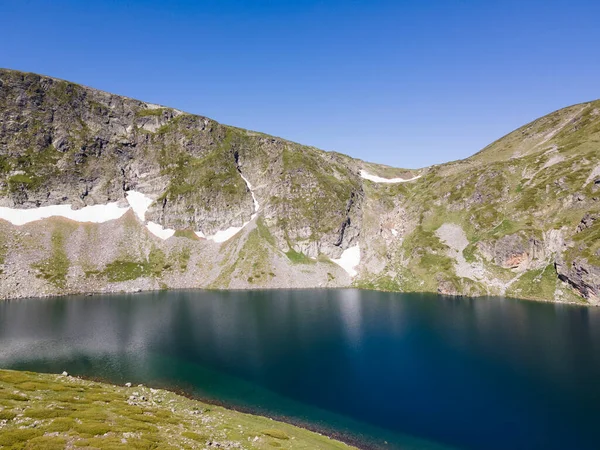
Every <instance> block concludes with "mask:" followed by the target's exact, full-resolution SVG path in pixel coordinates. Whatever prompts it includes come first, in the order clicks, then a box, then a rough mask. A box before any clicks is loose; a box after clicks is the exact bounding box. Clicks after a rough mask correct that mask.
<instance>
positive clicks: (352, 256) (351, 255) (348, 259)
mask: <svg viewBox="0 0 600 450" xmlns="http://www.w3.org/2000/svg"><path fill="white" fill-rule="evenodd" d="M331 261H333V262H334V263H336V264H337V265H338V266H340V267H341V268H342V269H344V270H345V271H346V272H348V274H349V275H350V276H351V277H355V276H356V275H357V274H358V272H357V271H356V269H355V268H356V266H358V264H359V263H360V247H359V246H358V244H357V245H355V246H354V247H350V248H347V249H346V250H344V251H343V253H342V255H341V256H340V257H339V258H338V259H332V260H331Z"/></svg>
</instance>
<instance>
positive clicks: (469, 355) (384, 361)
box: [0, 290, 600, 450]
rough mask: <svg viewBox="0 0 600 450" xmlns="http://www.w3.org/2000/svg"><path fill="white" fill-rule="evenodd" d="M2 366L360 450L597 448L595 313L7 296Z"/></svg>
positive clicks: (265, 295) (506, 306) (374, 301)
mask: <svg viewBox="0 0 600 450" xmlns="http://www.w3.org/2000/svg"><path fill="white" fill-rule="evenodd" d="M0 367H1V368H12V369H27V370H34V371H41V372H55V373H60V372H62V371H63V370H66V371H68V372H69V373H71V374H73V375H81V376H87V377H95V378H101V379H104V380H108V381H112V382H116V383H125V382H127V381H130V382H132V383H144V384H147V385H151V386H159V387H169V388H178V389H181V390H183V391H185V392H187V393H189V394H192V395H196V396H198V397H201V398H205V399H209V400H213V401H218V402H221V403H224V404H226V405H232V406H235V407H238V408H243V409H248V410H251V411H254V412H258V413H262V414H266V415H269V416H273V417H284V418H286V419H288V420H290V421H292V422H295V423H301V424H307V425H309V426H311V427H313V428H317V429H322V430H327V431H330V432H331V431H333V432H337V433H340V434H342V435H344V436H346V437H349V438H351V439H353V440H354V442H360V443H361V445H364V446H365V447H367V446H373V447H381V448H402V449H438V448H440V449H442V448H465V449H492V450H493V449H502V450H505V449H513V450H514V449H545V450H550V449H561V450H564V449H598V448H600V309H593V308H585V307H577V306H566V305H554V304H541V303H534V302H525V301H518V300H510V299H499V298H489V299H449V298H444V297H439V296H436V295H413V294H392V293H381V292H369V291H358V290H331V291H325V290H306V291H261V292H247V291H241V292H206V291H177V292H159V293H144V294H135V295H106V296H95V297H66V298H56V299H31V300H17V301H7V302H0ZM386 441H387V444H386V443H385V442H386Z"/></svg>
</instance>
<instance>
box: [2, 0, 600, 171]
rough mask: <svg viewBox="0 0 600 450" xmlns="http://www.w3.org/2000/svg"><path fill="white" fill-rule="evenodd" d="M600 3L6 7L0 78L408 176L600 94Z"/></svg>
mask: <svg viewBox="0 0 600 450" xmlns="http://www.w3.org/2000/svg"><path fill="white" fill-rule="evenodd" d="M599 18H600V1H598V0H590V1H585V0H570V1H566V0H564V1H557V0H544V1H541V0H539V1H538V0H527V1H525V0H520V1H519V0H503V1H492V0H480V1H474V0H473V1H467V0H414V1H402V0H395V1H391V0H390V1H387V0H382V1H378V0H321V1H317V0H297V1H292V0H288V1H285V0H280V1H275V0H271V1H267V0H256V1H250V0H248V1H242V0H237V1H236V0H206V1H201V0H198V1H166V0H163V1H153V0H147V1H114V0H113V1H110V0H104V1H81V0H73V1H66V0H53V1H49V0H47V1H33V0H0V30H1V33H2V44H1V45H0V67H8V68H13V69H19V70H24V71H31V72H38V73H43V74H47V75H52V76H55V77H59V78H64V79H67V80H70V81H74V82H78V83H82V84H85V85H88V86H93V87H96V88H99V89H103V90H107V91H110V92H115V93H118V94H122V95H127V96H130V97H134V98H139V99H142V100H146V101H149V102H154V103H160V104H164V105H168V106H172V107H176V108H179V109H182V110H185V111H188V112H191V113H197V114H202V115H205V116H208V117H211V118H214V119H216V120H218V121H220V122H222V123H226V124H231V125H236V126H239V127H244V128H250V129H254V130H259V131H263V132H266V133H270V134H274V135H277V136H281V137H285V138H288V139H291V140H294V141H297V142H301V143H303V144H309V145H314V146H317V147H320V148H323V149H325V150H336V151H339V152H343V153H347V154H350V155H351V156H354V157H359V158H363V159H366V160H370V161H375V162H381V163H385V164H390V165H395V166H402V167H411V168H416V167H421V166H425V165H429V164H434V163H440V162H444V161H448V160H453V159H459V158H463V157H466V156H469V155H471V154H472V153H474V152H476V151H478V150H479V149H481V148H482V147H484V146H485V145H487V144H488V143H490V142H491V141H493V140H495V139H497V138H499V137H501V136H502V135H504V134H506V133H507V132H509V131H511V130H512V129H514V128H516V127H518V126H520V125H523V124H524V123H526V122H528V121H530V120H532V119H535V118H537V117H538V116H541V115H543V114H546V113H548V112H551V111H553V110H555V109H558V108H561V107H563V106H567V105H570V104H573V103H578V102H582V101H586V100H592V99H596V98H600V20H599Z"/></svg>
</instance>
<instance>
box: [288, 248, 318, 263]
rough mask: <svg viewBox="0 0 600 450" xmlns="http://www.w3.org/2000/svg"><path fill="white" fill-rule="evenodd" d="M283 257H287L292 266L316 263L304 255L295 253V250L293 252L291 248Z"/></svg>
mask: <svg viewBox="0 0 600 450" xmlns="http://www.w3.org/2000/svg"><path fill="white" fill-rule="evenodd" d="M285 255H286V256H287V257H288V259H289V260H290V261H291V262H293V263H294V264H315V263H316V261H315V260H313V259H310V258H309V257H308V256H306V255H305V254H304V253H300V252H297V251H296V250H294V249H293V248H290V249H289V250H288V251H287V252H286V253H285Z"/></svg>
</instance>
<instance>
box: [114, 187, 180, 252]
mask: <svg viewBox="0 0 600 450" xmlns="http://www.w3.org/2000/svg"><path fill="white" fill-rule="evenodd" d="M126 196H127V202H128V203H129V206H131V209H133V212H134V213H135V215H136V216H137V217H138V219H140V221H141V222H142V223H144V224H146V228H147V229H148V231H149V232H150V233H152V234H153V235H154V236H156V237H159V238H161V239H162V240H163V241H165V240H167V239H169V238H170V237H171V236H173V235H174V234H175V230H173V229H171V228H164V227H163V226H162V225H160V224H158V223H156V222H148V223H146V212H147V211H148V208H149V207H150V205H151V204H152V202H153V201H154V200H152V199H151V198H150V197H148V196H147V195H146V194H142V193H141V192H137V191H127V194H126Z"/></svg>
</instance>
